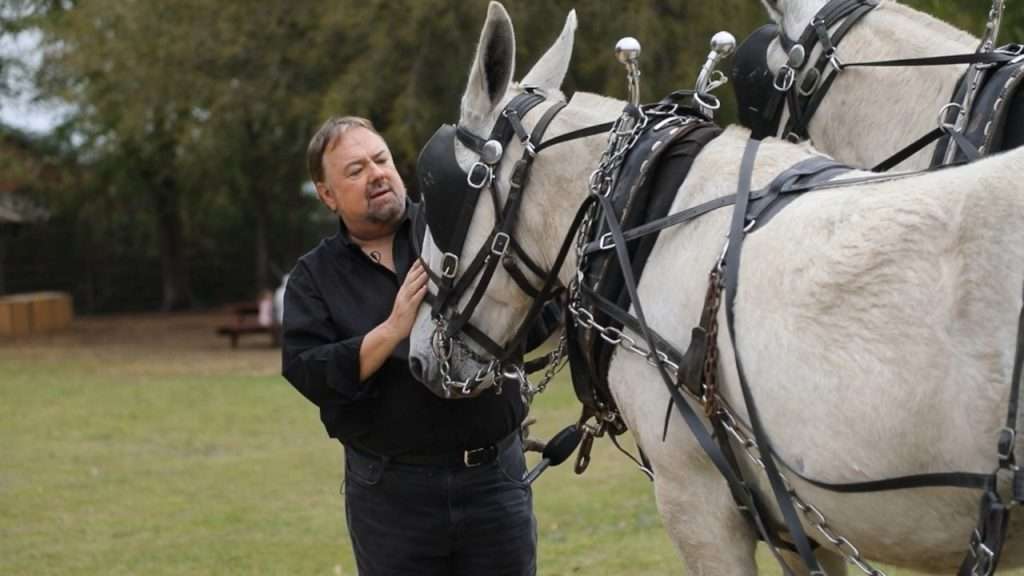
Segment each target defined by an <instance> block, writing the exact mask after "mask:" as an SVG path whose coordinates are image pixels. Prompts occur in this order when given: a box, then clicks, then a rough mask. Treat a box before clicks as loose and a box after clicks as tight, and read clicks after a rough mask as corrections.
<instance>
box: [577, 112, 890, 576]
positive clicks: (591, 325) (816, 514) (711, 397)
mask: <svg viewBox="0 0 1024 576" xmlns="http://www.w3.org/2000/svg"><path fill="white" fill-rule="evenodd" d="M669 114H671V113H669ZM650 117H651V115H648V114H645V113H644V112H643V111H642V110H641V119H640V121H639V122H637V123H636V125H635V126H633V127H632V129H631V130H630V131H629V132H620V131H619V128H620V126H621V125H622V122H623V119H624V118H625V117H623V118H620V119H619V122H618V123H616V126H615V129H613V130H612V132H611V134H610V135H609V141H608V147H607V148H606V149H605V152H604V154H603V155H602V156H601V162H600V164H599V165H598V167H597V169H596V170H594V172H593V173H592V174H591V176H590V182H589V184H590V193H591V194H598V195H602V196H607V195H608V194H609V193H611V189H612V186H613V184H614V181H615V179H614V175H615V174H617V172H618V168H619V167H620V165H621V163H622V161H623V160H624V159H625V156H626V154H627V153H628V152H629V151H630V150H631V149H632V148H633V146H635V145H636V142H637V141H638V139H639V137H640V135H641V133H642V131H643V130H644V129H645V128H646V126H647V124H648V122H649V121H650ZM597 211H598V208H597V206H595V207H594V208H592V209H591V210H590V212H588V213H587V214H586V215H585V216H584V219H583V222H582V224H581V226H580V231H579V233H578V236H577V237H576V267H577V268H576V275H575V277H574V278H573V280H572V282H570V284H569V304H568V308H569V313H570V314H571V315H572V317H573V320H574V321H575V322H576V324H577V325H578V326H580V327H581V328H583V329H586V330H593V331H595V332H597V334H598V335H599V336H600V337H601V339H603V340H604V341H605V342H607V343H608V344H611V345H612V346H618V347H621V348H624V349H625V350H627V351H629V352H632V353H634V354H638V355H640V356H642V357H644V358H645V359H646V360H647V362H648V363H649V364H652V365H655V366H657V365H658V364H659V363H661V364H662V365H663V366H664V367H665V368H666V370H667V371H668V373H669V375H670V376H671V377H672V380H673V381H678V379H679V378H678V375H679V365H678V364H676V363H675V362H672V361H671V360H669V358H668V355H667V354H666V353H665V352H664V351H662V350H658V349H657V348H655V349H654V350H650V349H648V348H647V347H645V346H644V345H643V344H641V343H640V342H638V341H637V340H636V339H635V338H633V337H632V336H630V335H629V334H627V333H626V332H625V331H624V330H623V329H621V328H617V327H615V326H604V325H602V324H600V323H599V322H597V321H595V319H594V314H593V313H592V312H591V311H590V310H589V309H587V308H586V307H585V306H584V304H583V296H582V290H581V286H582V285H583V283H584V281H585V277H586V266H587V262H586V253H585V247H586V245H587V240H588V238H589V237H590V231H591V227H592V226H593V225H594V223H595V218H596V216H597ZM726 246H728V245H726ZM724 254H725V250H724V249H723V253H722V256H721V257H720V258H719V263H718V265H716V267H715V268H714V269H713V270H712V272H711V277H710V279H709V283H710V284H709V290H711V291H712V292H713V293H712V297H711V301H710V306H711V308H712V309H713V312H712V314H713V317H712V318H710V324H709V330H708V342H709V343H714V342H717V338H718V319H717V316H718V308H719V306H720V304H721V287H722V285H721V266H722V263H723V261H724ZM703 372H704V379H705V383H706V384H707V385H708V386H707V388H706V390H705V394H704V396H703V397H698V396H696V395H694V394H693V393H692V392H691V391H690V390H689V388H687V387H686V386H678V388H679V390H680V391H682V392H683V393H684V394H686V395H688V396H689V397H691V398H693V399H694V400H696V401H697V402H698V403H700V404H701V405H702V406H703V407H704V410H705V413H706V414H707V415H708V416H709V417H710V416H712V415H714V414H717V415H719V416H720V417H721V418H722V423H723V426H724V427H725V429H726V430H727V431H728V432H729V434H730V435H732V436H733V437H734V438H735V439H736V441H737V442H739V443H740V445H741V446H742V447H743V449H744V452H745V453H746V455H747V457H749V458H750V459H751V460H752V461H753V462H754V463H755V464H757V466H758V468H760V469H761V470H762V471H763V470H764V468H765V466H764V461H763V460H762V458H761V456H759V450H758V446H757V443H756V442H754V440H753V439H752V438H751V437H750V436H749V435H748V434H746V433H745V432H744V431H743V430H742V429H741V428H740V427H739V425H738V422H739V421H740V420H739V418H737V417H736V416H735V413H734V412H733V411H732V409H731V408H730V407H729V405H728V404H727V403H726V402H725V400H724V399H723V398H722V397H721V395H720V394H719V393H718V391H717V372H718V349H717V346H714V345H711V346H709V347H708V354H707V357H706V358H705V363H704V366H703ZM782 479H783V482H784V483H785V486H786V492H787V493H788V495H789V497H790V498H792V500H793V504H794V506H796V508H797V510H799V511H800V512H801V514H803V515H804V517H805V518H807V520H808V521H809V522H810V524H811V525H812V526H814V528H815V529H816V530H817V531H818V532H819V533H821V535H822V536H823V537H824V538H825V539H826V540H828V542H829V543H831V544H832V545H833V546H835V547H836V549H837V550H838V551H839V553H840V554H842V555H843V557H844V558H845V559H846V561H847V562H848V563H850V564H853V565H854V566H856V567H857V568H859V569H860V570H861V572H863V573H864V574H866V575H867V576H886V575H885V573H884V572H882V571H881V570H879V569H877V568H874V567H873V566H871V564H870V563H868V562H867V560H865V559H864V558H863V557H862V556H861V553H860V550H858V549H857V547H856V546H854V545H853V544H852V543H851V542H850V541H849V540H848V539H846V538H845V537H843V536H841V535H839V534H836V532H835V531H834V530H833V529H832V527H831V526H830V525H829V523H828V521H827V520H826V519H825V516H824V514H822V513H821V511H820V510H819V509H818V508H816V507H815V506H814V505H812V504H808V503H807V502H805V501H804V500H803V499H802V498H800V496H799V495H798V494H797V493H796V491H795V490H794V489H793V487H792V486H791V485H790V484H789V482H788V481H787V480H786V478H785V476H783V477H782Z"/></svg>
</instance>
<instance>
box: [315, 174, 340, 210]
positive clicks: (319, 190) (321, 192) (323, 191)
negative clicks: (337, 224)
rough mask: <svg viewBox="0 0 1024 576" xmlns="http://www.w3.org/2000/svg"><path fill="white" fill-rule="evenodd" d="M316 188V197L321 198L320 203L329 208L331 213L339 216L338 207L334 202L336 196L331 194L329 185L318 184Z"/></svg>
mask: <svg viewBox="0 0 1024 576" xmlns="http://www.w3.org/2000/svg"><path fill="white" fill-rule="evenodd" d="M315 186H316V195H317V196H318V197H319V198H320V201H321V202H323V203H324V206H327V209H328V210H330V211H331V212H334V213H335V214H337V213H338V205H337V203H336V202H335V201H334V195H333V194H331V189H330V188H328V187H327V184H325V183H323V182H317V183H316V184H315Z"/></svg>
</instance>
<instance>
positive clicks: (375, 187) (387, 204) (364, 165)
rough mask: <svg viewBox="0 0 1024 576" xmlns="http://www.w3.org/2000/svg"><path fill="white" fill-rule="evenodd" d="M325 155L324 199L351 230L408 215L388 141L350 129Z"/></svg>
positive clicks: (320, 190) (319, 188) (320, 186)
mask: <svg viewBox="0 0 1024 576" xmlns="http://www.w3.org/2000/svg"><path fill="white" fill-rule="evenodd" d="M332 144H333V145H334V147H333V148H331V147H328V150H327V151H326V152H325V153H324V158H323V163H324V180H325V182H318V183H317V184H316V188H317V193H318V194H319V196H320V199H321V200H322V201H323V202H324V204H326V205H327V207H328V208H330V209H331V210H332V211H333V212H335V213H336V214H338V215H339V216H341V217H342V219H343V220H344V221H345V224H346V225H347V226H348V227H349V228H353V227H360V226H367V225H368V226H379V225H386V224H392V223H394V222H397V221H398V220H399V219H400V218H401V216H402V214H403V213H404V212H405V183H403V182H402V177H401V176H399V175H398V171H397V170H396V169H395V163H394V162H393V161H392V159H391V151H390V150H389V149H388V145H387V144H386V143H385V142H384V139H383V138H381V137H380V136H378V135H377V134H374V133H373V132H371V131H370V130H367V129H366V128H363V127H361V126H356V127H353V128H350V129H348V130H347V131H346V132H345V133H344V134H342V135H341V136H340V137H339V138H338V140H337V141H336V142H333V143H332Z"/></svg>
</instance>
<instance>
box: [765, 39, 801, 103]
mask: <svg viewBox="0 0 1024 576" xmlns="http://www.w3.org/2000/svg"><path fill="white" fill-rule="evenodd" d="M806 57H807V53H806V52H805V51H804V47H803V46H801V45H800V44H797V45H796V46H793V48H791V49H790V50H789V58H788V59H787V60H786V63H785V64H783V65H782V68H779V71H778V72H776V73H775V78H774V79H773V80H772V85H774V86H775V89H776V90H778V91H779V92H789V89H790V88H792V87H793V82H795V81H796V71H797V70H799V69H800V68H802V67H803V65H804V59H805V58H806Z"/></svg>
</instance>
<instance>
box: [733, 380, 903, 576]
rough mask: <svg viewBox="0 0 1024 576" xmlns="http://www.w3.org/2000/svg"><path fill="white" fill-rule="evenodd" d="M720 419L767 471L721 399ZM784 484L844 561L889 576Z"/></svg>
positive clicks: (876, 575) (872, 575)
mask: <svg viewBox="0 0 1024 576" xmlns="http://www.w3.org/2000/svg"><path fill="white" fill-rule="evenodd" d="M718 407H719V410H718V413H717V414H718V416H719V418H721V421H722V426H723V427H724V428H725V430H726V431H727V432H728V433H729V434H730V435H731V436H732V437H733V438H734V439H735V440H736V441H737V442H738V443H739V444H740V446H742V447H743V451H744V453H745V454H746V455H747V458H749V459H750V461H751V462H753V463H754V464H757V466H758V468H760V469H761V470H764V468H765V466H764V460H763V458H764V455H763V454H761V450H760V448H759V447H758V445H757V442H755V441H754V439H753V438H751V437H750V435H749V434H747V433H746V431H744V430H743V428H742V427H741V426H740V424H739V422H740V421H741V420H740V419H739V417H738V416H736V413H735V412H734V411H733V410H732V408H731V407H730V406H729V405H728V404H726V403H725V402H724V401H723V400H722V399H721V397H719V399H718ZM782 482H783V484H784V485H785V487H786V493H787V494H789V497H790V498H791V499H792V500H793V505H794V506H796V509H797V510H799V511H800V513H801V514H803V515H804V517H805V518H806V519H807V521H808V522H809V523H810V524H811V525H812V526H813V527H814V528H815V529H816V530H817V531H818V532H819V533H820V534H821V535H822V536H824V537H825V539H826V540H828V542H829V543H830V544H832V545H833V546H835V547H836V550H838V551H839V553H840V554H842V555H843V558H845V559H846V561H847V562H848V563H850V564H853V565H854V566H856V567H857V568H858V569H860V571H861V572H863V573H864V574H867V575H868V576H886V574H885V572H883V571H881V570H879V569H878V568H875V567H874V566H872V565H871V564H870V563H869V562H868V561H867V560H865V559H864V557H863V556H861V554H860V550H858V549H857V547H856V546H854V545H853V543H851V542H850V541H849V540H848V539H847V538H845V537H844V536H841V535H839V534H837V533H836V532H835V530H833V529H832V527H831V526H830V525H829V523H828V520H826V519H825V515H824V514H822V512H821V510H819V509H818V508H817V507H815V506H814V505H813V504H808V503H807V502H806V501H805V500H804V499H803V498H801V497H800V495H798V494H797V493H796V490H794V489H793V486H792V485H791V484H790V483H789V480H787V479H786V477H785V476H782Z"/></svg>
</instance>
